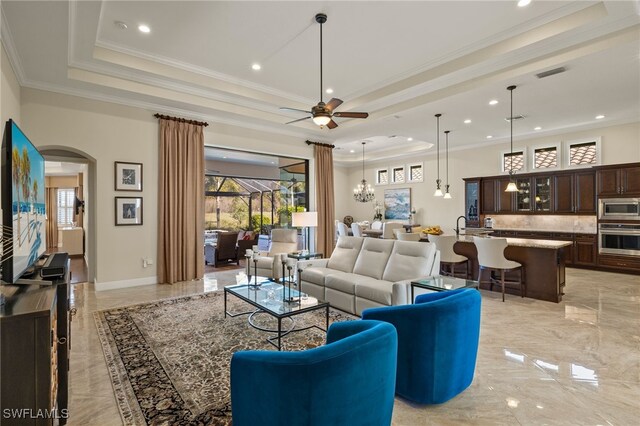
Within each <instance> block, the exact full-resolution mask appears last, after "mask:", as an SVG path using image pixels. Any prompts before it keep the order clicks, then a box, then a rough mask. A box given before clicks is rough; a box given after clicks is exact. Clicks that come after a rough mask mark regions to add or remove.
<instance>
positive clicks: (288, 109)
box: [280, 107, 311, 114]
mask: <svg viewBox="0 0 640 426" xmlns="http://www.w3.org/2000/svg"><path fill="white" fill-rule="evenodd" d="M280 109H281V110H284V111H295V112H304V113H306V114H311V111H305V110H303V109H296V108H286V107H280Z"/></svg>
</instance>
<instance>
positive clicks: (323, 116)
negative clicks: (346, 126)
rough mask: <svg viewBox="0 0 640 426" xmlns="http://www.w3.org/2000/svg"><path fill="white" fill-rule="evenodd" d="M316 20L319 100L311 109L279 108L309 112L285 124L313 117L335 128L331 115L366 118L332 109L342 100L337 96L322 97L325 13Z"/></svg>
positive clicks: (316, 121)
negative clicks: (317, 28)
mask: <svg viewBox="0 0 640 426" xmlns="http://www.w3.org/2000/svg"><path fill="white" fill-rule="evenodd" d="M316 22H317V23H319V24H320V102H318V104H317V105H315V106H313V107H311V111H305V110H302V109H296V108H284V107H283V108H280V109H282V110H287V111H296V112H304V113H305V114H311V115H310V116H308V117H304V118H299V119H297V120H293V121H289V122H288V123H285V124H291V123H297V122H298V121H304V120H308V119H310V118H311V119H313V122H314V123H316V124H317V125H318V126H320V128H322V127H324V126H327V127H328V128H330V129H335V128H336V127H338V123H336V122H335V121H333V117H344V118H367V117H368V116H369V114H368V113H366V112H339V111H336V112H334V110H335V109H336V108H337V107H339V106H340V104H341V103H342V100H340V99H338V98H331V100H330V101H329V102H327V103H326V104H325V103H324V102H323V99H322V93H323V92H322V24H324V23H325V22H327V15H325V14H324V13H318V14H317V15H316Z"/></svg>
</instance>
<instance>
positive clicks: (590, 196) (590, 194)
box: [574, 170, 596, 214]
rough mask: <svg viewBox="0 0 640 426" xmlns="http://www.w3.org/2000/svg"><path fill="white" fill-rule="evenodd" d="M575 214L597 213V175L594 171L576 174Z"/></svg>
mask: <svg viewBox="0 0 640 426" xmlns="http://www.w3.org/2000/svg"><path fill="white" fill-rule="evenodd" d="M575 183H576V186H575V188H576V191H575V204H574V206H575V210H574V212H575V213H578V214H595V213H596V173H595V172H594V171H593V170H587V171H580V172H576V174H575Z"/></svg>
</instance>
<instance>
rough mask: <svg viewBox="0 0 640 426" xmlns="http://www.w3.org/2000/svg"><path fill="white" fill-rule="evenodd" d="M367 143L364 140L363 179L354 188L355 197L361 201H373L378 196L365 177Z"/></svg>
mask: <svg viewBox="0 0 640 426" xmlns="http://www.w3.org/2000/svg"><path fill="white" fill-rule="evenodd" d="M365 143H366V142H362V180H361V181H360V183H359V184H358V185H357V186H356V187H355V188H353V199H354V200H356V201H357V202H359V203H368V202H369V201H373V200H374V199H375V198H376V194H375V193H374V190H373V188H372V187H371V185H369V184H368V183H367V180H366V179H365V178H364V145H365Z"/></svg>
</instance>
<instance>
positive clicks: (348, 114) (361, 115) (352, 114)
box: [333, 112, 369, 118]
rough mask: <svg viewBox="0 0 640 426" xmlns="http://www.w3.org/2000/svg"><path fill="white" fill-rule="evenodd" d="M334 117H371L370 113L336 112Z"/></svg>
mask: <svg viewBox="0 0 640 426" xmlns="http://www.w3.org/2000/svg"><path fill="white" fill-rule="evenodd" d="M333 116H334V117H345V118H367V117H368V116H369V113H368V112H334V113H333Z"/></svg>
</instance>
